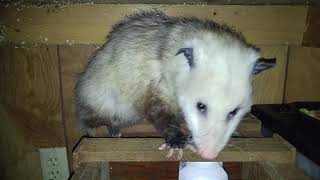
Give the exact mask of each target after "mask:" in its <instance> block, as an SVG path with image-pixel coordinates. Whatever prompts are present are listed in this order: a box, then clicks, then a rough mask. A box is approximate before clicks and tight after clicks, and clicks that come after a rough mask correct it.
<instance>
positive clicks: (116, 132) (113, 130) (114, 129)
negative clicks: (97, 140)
mask: <svg viewBox="0 0 320 180" xmlns="http://www.w3.org/2000/svg"><path fill="white" fill-rule="evenodd" d="M107 129H108V131H109V134H110V136H112V137H114V138H119V137H121V132H120V128H118V127H110V126H107Z"/></svg>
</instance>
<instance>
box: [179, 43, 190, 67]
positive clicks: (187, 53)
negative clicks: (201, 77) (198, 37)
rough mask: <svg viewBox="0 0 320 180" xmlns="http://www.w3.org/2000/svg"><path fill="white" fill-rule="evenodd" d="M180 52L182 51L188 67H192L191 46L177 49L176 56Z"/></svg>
mask: <svg viewBox="0 0 320 180" xmlns="http://www.w3.org/2000/svg"><path fill="white" fill-rule="evenodd" d="M182 53H183V55H184V57H185V58H186V59H187V61H188V64H189V66H190V68H192V67H193V66H194V61H193V48H181V49H179V50H178V52H177V54H176V56H177V55H179V54H182Z"/></svg>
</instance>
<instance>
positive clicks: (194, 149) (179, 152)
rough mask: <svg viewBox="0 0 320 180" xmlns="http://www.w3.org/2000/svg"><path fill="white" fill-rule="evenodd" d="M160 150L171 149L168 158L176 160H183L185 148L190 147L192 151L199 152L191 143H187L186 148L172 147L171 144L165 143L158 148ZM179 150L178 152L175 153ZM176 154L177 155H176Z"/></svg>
mask: <svg viewBox="0 0 320 180" xmlns="http://www.w3.org/2000/svg"><path fill="white" fill-rule="evenodd" d="M158 149H159V150H161V151H162V150H165V149H169V151H168V154H167V156H166V157H167V158H169V159H175V160H181V159H182V156H183V150H184V149H190V150H191V151H192V152H197V150H196V148H195V147H194V146H193V145H191V144H187V145H186V146H185V148H172V147H171V146H170V145H168V144H166V143H163V144H161V145H160V147H159V148H158ZM175 152H177V154H176V153H175ZM175 154H176V155H175Z"/></svg>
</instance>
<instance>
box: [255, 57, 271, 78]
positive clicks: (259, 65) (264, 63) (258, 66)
mask: <svg viewBox="0 0 320 180" xmlns="http://www.w3.org/2000/svg"><path fill="white" fill-rule="evenodd" d="M275 65H276V58H272V59H265V58H259V59H258V60H257V61H256V62H255V64H254V66H253V70H252V74H253V75H256V74H259V73H260V72H262V71H264V70H268V69H270V68H273V67H274V66H275Z"/></svg>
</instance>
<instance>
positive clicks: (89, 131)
mask: <svg viewBox="0 0 320 180" xmlns="http://www.w3.org/2000/svg"><path fill="white" fill-rule="evenodd" d="M84 132H85V135H86V136H88V137H94V136H95V133H94V129H93V128H88V127H87V128H85V130H84Z"/></svg>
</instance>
